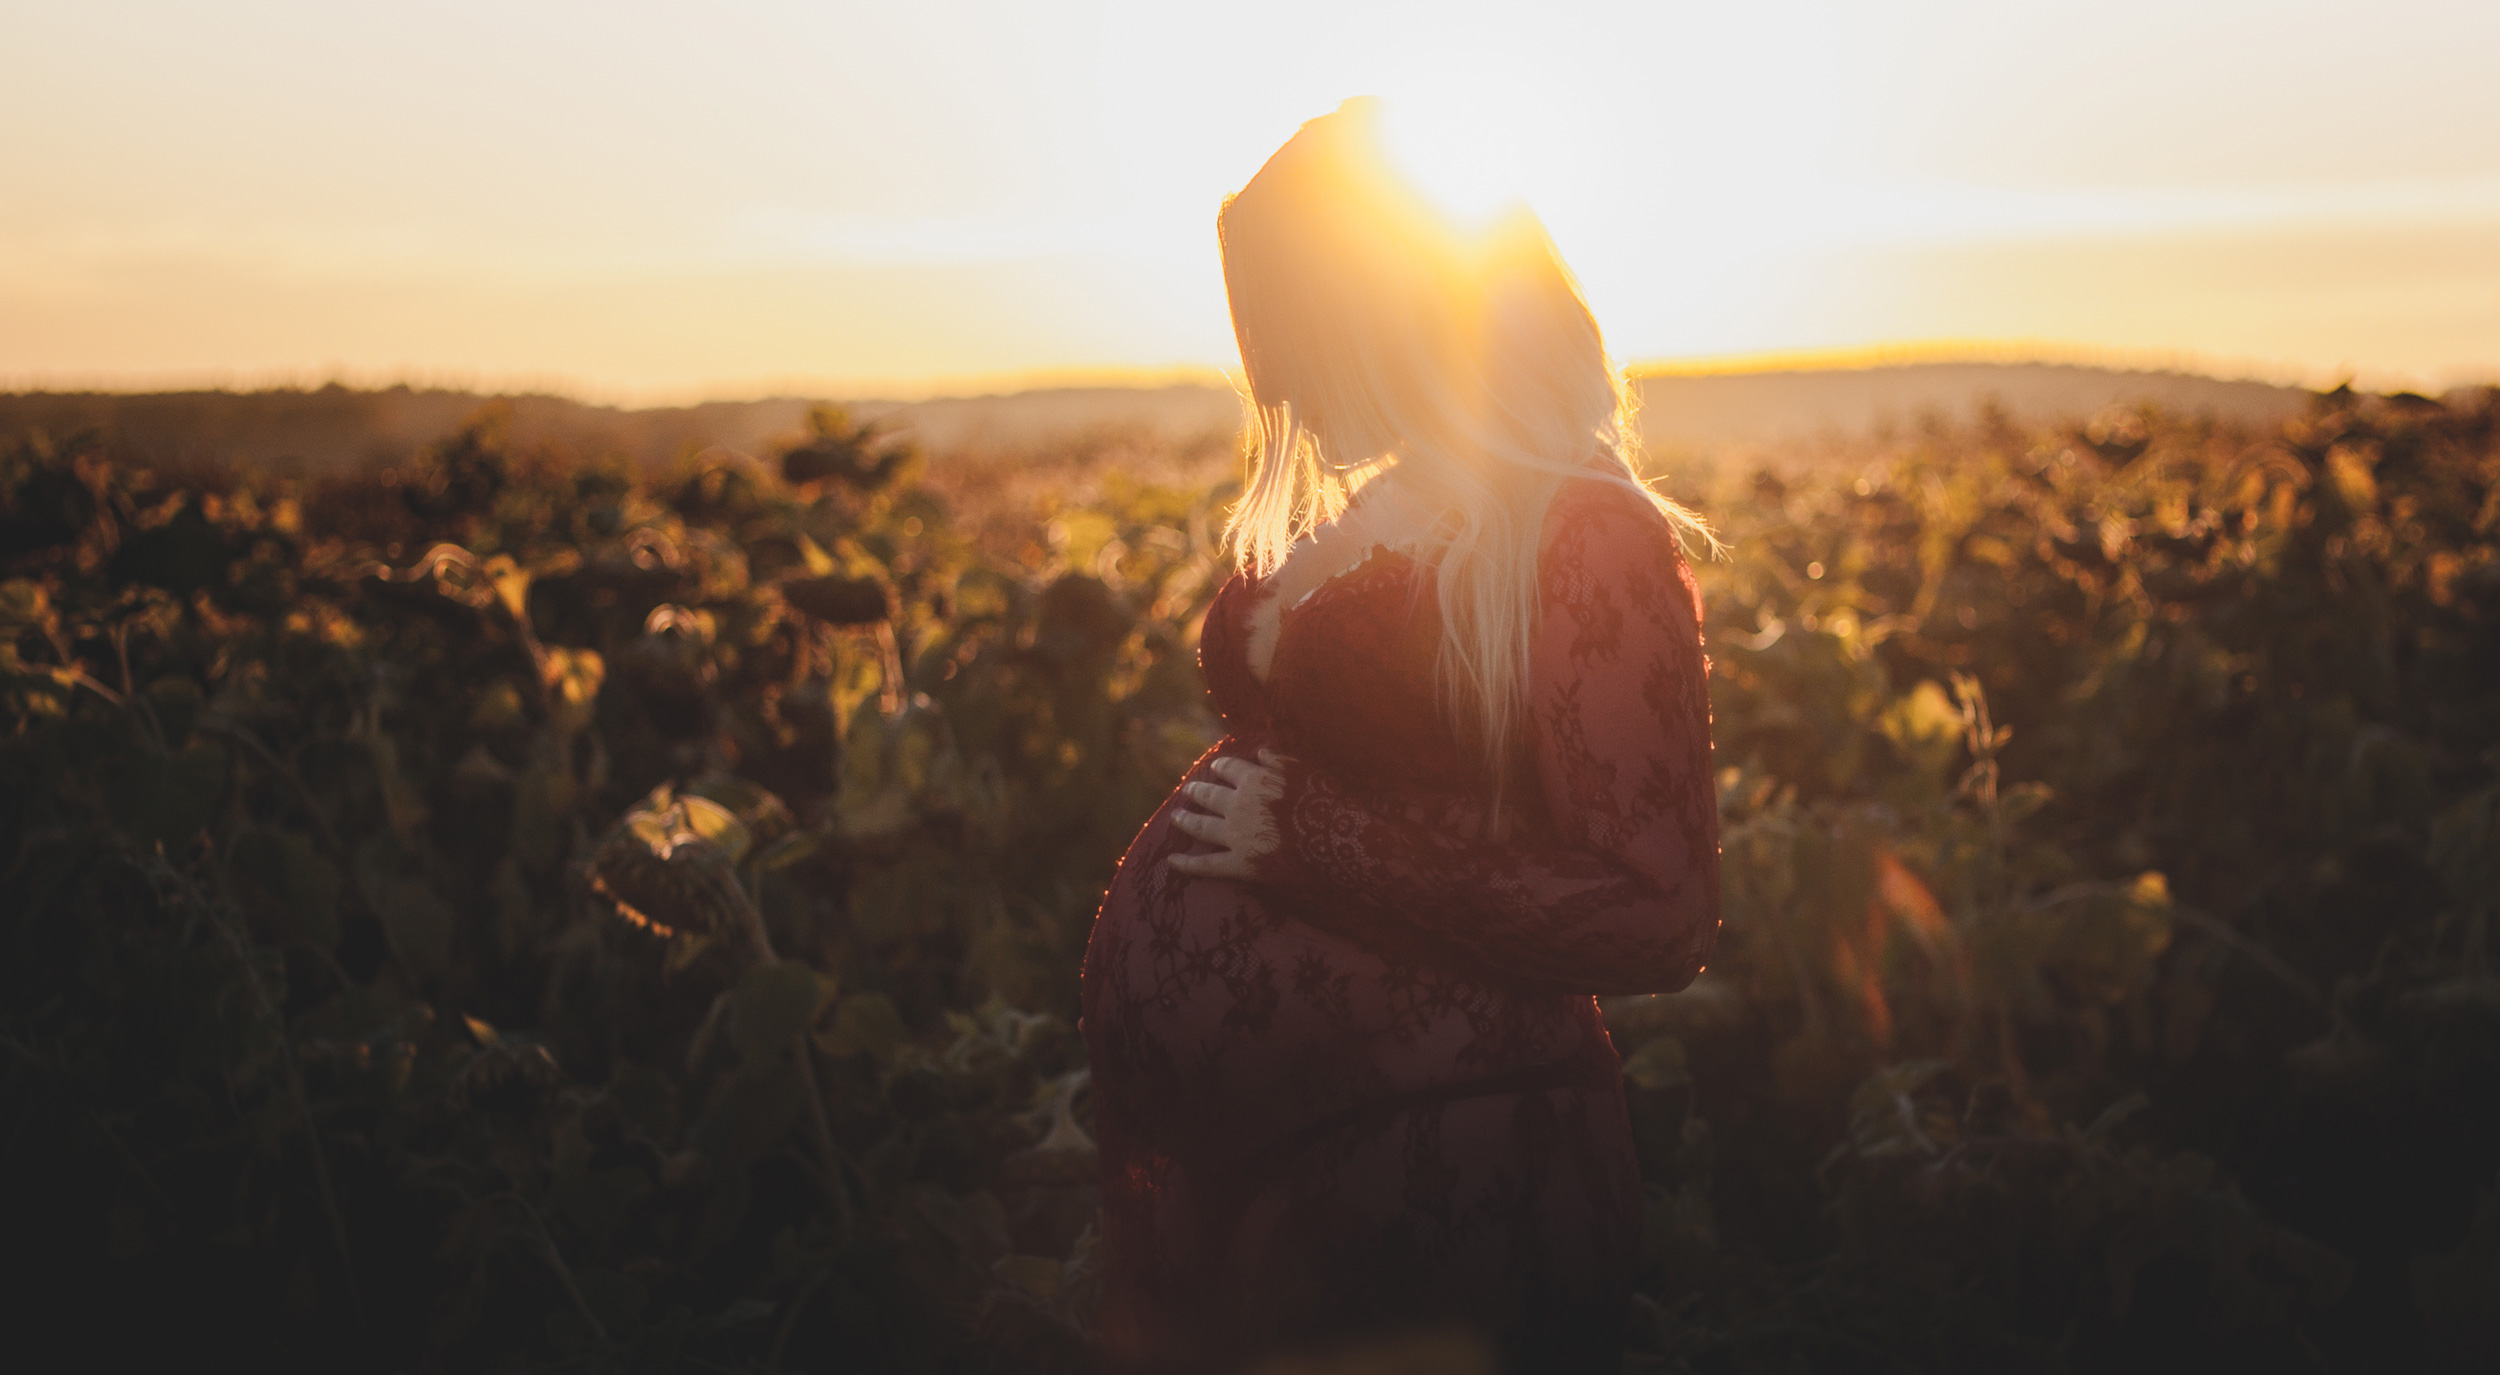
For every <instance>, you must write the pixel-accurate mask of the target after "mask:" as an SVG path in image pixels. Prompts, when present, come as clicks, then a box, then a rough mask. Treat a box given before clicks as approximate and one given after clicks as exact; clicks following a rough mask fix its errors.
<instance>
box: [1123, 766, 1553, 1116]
mask: <svg viewBox="0 0 2500 1375" xmlns="http://www.w3.org/2000/svg"><path fill="white" fill-rule="evenodd" d="M1228 752H1246V751H1239V750H1236V749H1235V747H1234V742H1232V741H1231V740H1229V739H1228V740H1227V741H1225V742H1224V743H1223V744H1222V745H1219V746H1218V747H1217V750H1216V751H1215V752H1214V753H1211V754H1210V755H1209V756H1208V758H1207V759H1205V760H1202V761H1200V763H1199V765H1198V766H1197V768H1195V769H1193V770H1192V771H1191V773H1190V775H1189V777H1190V779H1192V780H1194V779H1198V778H1202V777H1206V776H1208V774H1209V772H1210V765H1211V764H1212V762H1213V760H1214V759H1215V758H1216V757H1218V756H1219V755H1221V754H1224V753H1228ZM1181 805H1182V804H1181V802H1180V800H1179V795H1178V793H1177V792H1176V793H1175V794H1174V796H1173V797H1171V798H1169V799H1166V801H1165V802H1164V805H1163V807H1162V809H1161V810H1160V811H1158V812H1157V813H1156V814H1155V816H1154V818H1153V819H1152V820H1150V821H1148V822H1147V823H1146V826H1145V828H1144V829H1143V830H1142V831H1140V832H1139V833H1138V836H1137V839H1136V840H1135V841H1134V842H1133V843H1132V844H1131V845H1130V847H1129V851H1128V854H1127V856H1126V857H1125V858H1123V859H1122V860H1121V863H1120V869H1119V872H1118V874H1117V875H1116V876H1115V878H1114V879H1113V882H1112V885H1111V889H1110V892H1109V893H1108V894H1107V895H1106V896H1105V898H1104V901H1103V907H1102V912H1101V915H1100V917H1099V918H1098V919H1097V921H1096V923H1095V928H1094V934H1093V939H1092V943H1091V945H1090V946H1089V948H1088V950H1087V953H1086V963H1085V1020H1086V1040H1087V1042H1088V1044H1089V1047H1090V1049H1091V1050H1092V1052H1093V1059H1094V1076H1095V1085H1096V1088H1097V1091H1098V1092H1100V1093H1102V1094H1103V1095H1105V1097H1106V1098H1107V1099H1108V1098H1116V1099H1117V1100H1119V1101H1120V1102H1121V1103H1122V1104H1123V1105H1124V1111H1125V1112H1127V1113H1129V1114H1131V1115H1136V1116H1143V1117H1147V1118H1151V1119H1153V1120H1154V1121H1155V1122H1156V1123H1158V1124H1159V1125H1160V1128H1161V1129H1160V1130H1158V1131H1157V1135H1158V1136H1160V1137H1163V1138H1164V1139H1165V1140H1166V1142H1167V1143H1168V1144H1169V1146H1170V1147H1171V1148H1174V1149H1179V1150H1186V1149H1189V1148H1190V1145H1191V1141H1190V1138H1200V1140H1199V1142H1198V1143H1197V1144H1200V1145H1203V1146H1206V1147H1208V1148H1211V1149H1222V1150H1226V1151H1236V1150H1240V1149H1243V1148H1244V1147H1245V1146H1247V1145H1248V1144H1249V1143H1252V1142H1257V1141H1266V1140H1274V1139H1282V1138H1284V1137H1287V1136H1290V1135H1291V1134H1293V1133H1295V1132H1297V1131H1300V1130H1302V1129H1304V1128H1305V1127H1307V1126H1309V1125H1311V1124H1313V1123H1316V1122H1321V1121H1324V1120H1326V1119H1328V1118H1329V1117H1331V1116H1332V1115H1334V1114H1337V1113H1340V1112H1343V1111H1344V1110H1345V1109H1347V1108H1348V1107H1350V1106H1353V1105H1357V1104H1361V1103H1365V1102H1370V1101H1374V1100H1377V1099H1379V1098H1382V1097H1386V1096H1390V1095H1395V1094H1400V1093H1408V1092H1413V1091H1416V1090H1419V1089H1428V1088H1432V1087H1435V1086H1438V1085H1443V1084H1448V1083H1454V1082H1459V1081H1462V1080H1467V1079H1473V1078H1476V1077H1479V1076H1483V1075H1487V1074H1494V1073H1499V1072H1502V1071H1505V1070H1511V1069H1517V1068H1522V1067H1526V1066H1531V1065H1538V1064H1548V1063H1552V1062H1553V1061H1556V1060H1559V1059H1563V1058H1565V1057H1568V1056H1571V1055H1573V1054H1582V1053H1586V1052H1587V1050H1588V1046H1589V1038H1590V1036H1591V1035H1593V1034H1594V1035H1599V1036H1602V1035H1603V1033H1602V1031H1599V1030H1598V1029H1597V1028H1596V1025H1595V1016H1596V1010H1595V1006H1594V1004H1593V1002H1592V1000H1590V999H1587V998H1576V999H1575V998H1554V997H1522V996H1518V995H1515V994H1511V993H1509V992H1507V991H1505V990H1502V989H1499V988H1496V987H1492V986H1488V985H1486V984H1484V983H1481V982H1477V981H1475V980H1472V979H1469V978H1467V977H1464V976H1462V975H1461V974H1460V973H1458V972H1456V971H1453V970H1451V969H1448V968H1446V967H1443V966H1441V965H1439V964H1438V963H1436V962H1434V961H1433V960H1431V959H1430V958H1428V957H1426V956H1425V955H1423V954H1421V953H1419V952H1417V951H1415V950H1412V949H1405V950H1400V949H1397V948H1395V943H1394V941H1393V940H1389V939H1376V940H1372V941H1369V942H1364V941H1358V940H1356V939H1353V938H1351V937H1350V936H1349V935H1347V934H1343V933H1347V932H1362V931H1364V930H1365V928H1366V926H1368V927H1369V928H1371V930H1372V931H1374V932H1378V933H1381V934H1383V935H1385V931H1383V929H1382V928H1381V926H1380V922H1379V919H1378V917H1377V915H1376V914H1372V913H1366V912H1361V911H1356V910H1343V911H1340V910H1336V909H1337V908H1338V907H1339V906H1340V905H1341V904H1339V903H1335V902H1332V901H1331V898H1330V896H1329V895H1327V894H1304V893H1287V892H1284V891H1280V890H1276V889H1272V888H1267V887H1263V886H1259V885H1252V884H1245V883H1240V882H1236V881H1232V880H1225V879H1204V878H1190V877H1187V876H1184V875H1181V874H1177V873H1174V872H1173V871H1172V869H1171V866H1170V865H1169V864H1168V863H1166V861H1167V860H1168V859H1169V858H1170V857H1171V856H1172V855H1173V854H1175V853H1181V852H1186V851H1188V850H1192V849H1202V848H1205V847H1203V846H1202V845H1201V843H1200V842H1198V841H1195V840H1193V839H1192V838H1190V837H1189V836H1187V835H1184V834H1183V833H1181V832H1180V831H1179V829H1178V828H1176V827H1175V826H1173V824H1172V815H1173V813H1174V811H1175V810H1176V809H1178V808H1179V807H1180V806H1181ZM1416 915H1418V916H1419V917H1428V916H1429V915H1430V914H1416Z"/></svg>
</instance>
